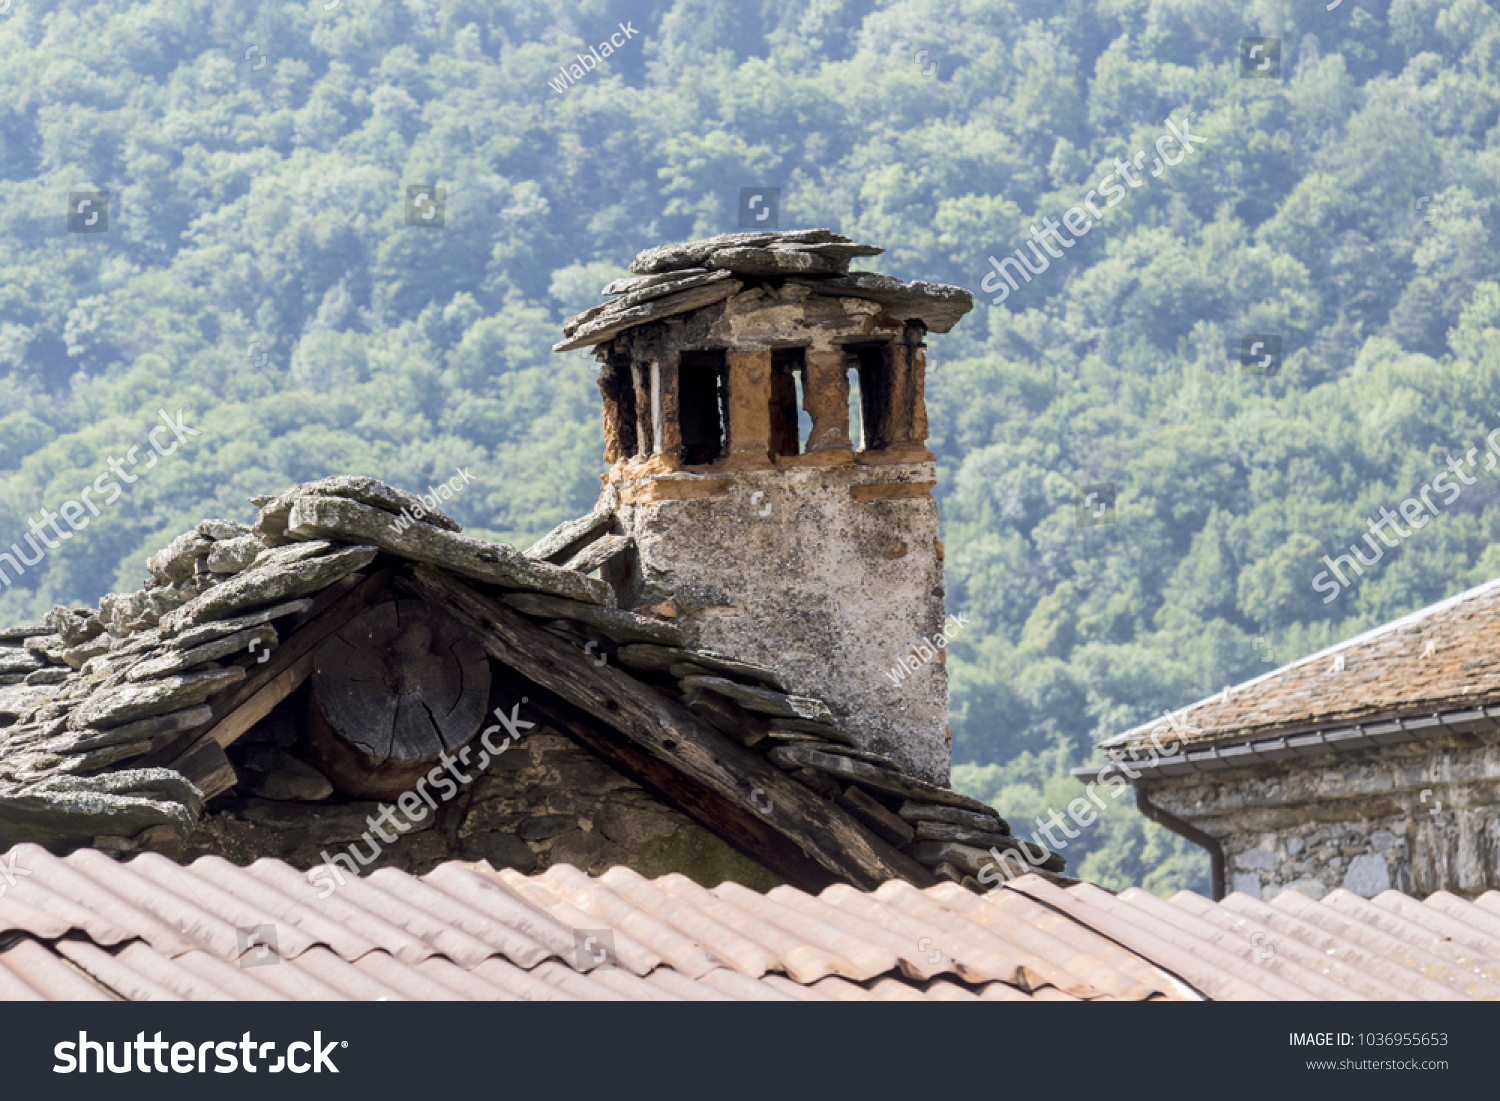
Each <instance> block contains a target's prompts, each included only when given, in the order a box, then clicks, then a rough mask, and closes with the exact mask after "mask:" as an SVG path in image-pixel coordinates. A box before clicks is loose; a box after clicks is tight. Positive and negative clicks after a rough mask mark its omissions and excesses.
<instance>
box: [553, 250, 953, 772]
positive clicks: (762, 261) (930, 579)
mask: <svg viewBox="0 0 1500 1101" xmlns="http://www.w3.org/2000/svg"><path fill="white" fill-rule="evenodd" d="M879 251H880V250H878V249H874V248H871V247H870V246H864V245H858V244H855V243H854V242H851V241H849V240H848V239H847V238H843V237H840V236H839V235H837V234H832V233H829V232H828V231H826V230H810V231H800V232H796V233H785V234H733V235H727V236H726V237H723V238H714V239H710V240H709V241H702V242H694V243H692V244H689V245H677V246H669V247H667V248H663V249H654V250H650V251H648V252H645V253H642V254H641V255H640V256H639V257H637V258H636V261H635V263H634V264H632V265H631V270H632V271H636V272H640V273H641V275H642V277H641V278H639V279H634V280H622V281H621V282H619V283H616V284H611V286H610V287H608V288H606V293H618V294H621V295H622V296H623V297H622V298H621V299H619V300H617V301H616V302H614V303H610V304H609V305H608V306H605V307H603V308H599V309H596V310H595V311H590V313H587V314H584V315H581V317H580V318H578V319H575V321H574V322H571V323H570V325H571V326H572V331H571V332H570V331H569V330H568V329H567V328H565V330H564V332H565V335H567V336H568V338H569V339H567V340H565V341H564V342H563V343H562V344H560V345H558V348H559V349H560V350H564V349H566V348H569V347H581V346H585V345H587V344H594V345H595V346H596V353H597V354H598V356H599V358H600V360H601V362H602V368H601V372H600V378H599V385H600V389H601V391H602V392H603V395H604V423H605V435H606V445H605V446H606V453H605V458H606V461H607V462H609V463H610V464H611V466H610V469H609V471H608V473H607V474H606V475H605V488H604V498H603V501H602V504H603V505H604V506H605V507H607V508H611V509H613V511H614V513H615V515H616V517H617V523H618V526H619V530H620V531H621V532H622V533H624V534H627V535H630V536H631V537H633V540H634V552H633V553H632V554H630V555H627V556H623V557H622V558H621V559H618V560H616V562H615V563H613V564H612V565H611V566H610V567H608V569H607V573H608V575H609V579H610V580H611V581H612V582H614V584H615V586H616V588H617V590H618V591H619V593H620V595H621V604H622V606H625V607H636V608H642V607H649V608H653V609H655V610H657V611H658V612H659V613H662V614H671V615H674V616H675V617H676V619H677V621H678V622H679V623H680V624H682V625H683V626H684V627H685V628H687V630H688V633H689V638H690V641H691V642H692V644H693V645H695V646H697V647H700V648H706V649H710V650H722V651H724V652H726V653H729V654H733V655H736V656H737V657H741V658H744V659H746V660H751V661H755V662H758V663H761V664H764V665H768V666H771V667H773V668H775V669H777V670H778V671H779V672H780V673H781V676H782V678H783V680H784V681H785V683H786V686H787V688H789V689H790V690H792V691H794V692H805V693H807V694H808V695H814V696H817V697H819V698H821V699H823V700H825V701H827V702H828V703H829V704H830V706H832V707H833V709H834V711H835V713H836V714H838V716H839V725H840V727H841V728H843V729H844V730H846V731H847V732H848V733H850V734H851V735H853V736H854V738H855V739H856V740H857V741H858V742H859V744H860V745H861V746H862V747H864V748H867V749H871V750H875V751H877V752H880V753H884V754H886V755H888V756H890V757H891V758H893V759H894V760H896V761H897V762H899V763H900V764H901V765H902V766H903V767H904V768H905V769H907V770H908V771H909V772H911V773H912V774H913V775H916V776H920V777H922V778H924V779H927V780H930V781H933V782H936V783H939V784H942V785H944V786H946V785H947V783H948V766H949V738H948V730H947V713H948V682H947V675H946V672H945V670H944V668H943V664H942V658H943V656H944V651H943V650H942V648H941V647H940V646H939V645H937V644H936V642H935V640H936V639H938V638H942V637H943V628H944V622H945V615H944V607H943V564H942V554H943V550H942V544H941V542H940V541H939V539H938V506H937V502H936V501H935V500H934V499H933V497H932V493H931V491H932V488H933V486H934V485H935V484H936V481H937V468H936V463H935V461H934V459H933V455H932V453H931V452H930V451H929V450H928V449H927V447H926V444H925V442H924V441H925V440H926V437H927V411H926V405H925V403H924V400H923V388H924V383H925V374H926V352H925V343H924V341H925V338H926V335H927V333H928V331H936V332H947V331H948V330H949V329H950V328H952V326H953V324H954V323H955V322H956V321H957V320H958V318H959V317H961V316H962V315H963V314H964V313H965V312H967V310H968V309H969V308H970V306H971V305H972V299H971V298H970V296H969V295H968V293H967V292H966V291H963V290H960V289H959V288H956V287H945V286H938V285H933V284H926V283H913V284H905V283H902V282H900V281H899V280H895V279H890V278H887V277H885V276H881V275H875V274H873V273H854V274H848V273H847V272H846V268H847V264H848V261H849V259H850V257H852V256H856V255H872V254H874V253H877V252H879ZM622 323H623V324H622ZM851 394H854V395H857V401H856V402H855V404H854V407H853V410H852V412H851ZM944 642H946V639H944ZM809 733H810V734H812V733H813V732H812V731H810V732H809Z"/></svg>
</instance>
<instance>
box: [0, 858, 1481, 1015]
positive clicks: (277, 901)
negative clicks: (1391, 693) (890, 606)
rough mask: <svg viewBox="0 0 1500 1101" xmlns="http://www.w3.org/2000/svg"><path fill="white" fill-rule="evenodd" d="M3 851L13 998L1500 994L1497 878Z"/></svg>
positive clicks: (3, 929)
mask: <svg viewBox="0 0 1500 1101" xmlns="http://www.w3.org/2000/svg"><path fill="white" fill-rule="evenodd" d="M0 859H3V861H4V866H5V867H7V868H10V869H12V874H11V882H10V883H9V884H8V889H7V890H6V891H5V892H4V894H3V896H0V998H3V999H7V1000H19V999H25V1000H36V999H42V1000H81V999H95V1000H107V999H124V1000H146V999H151V1000H177V999H184V1000H190V1001H199V1000H266V999H290V1000H298V1001H319V1000H338V999H353V1000H380V999H386V1000H392V1001H394V1000H408V999H411V1000H519V999H529V1000H535V1001H543V1000H548V1001H555V1000H564V1001H566V1000H574V999H578V1000H652V1001H657V1000H674V999H687V1000H773V1001H780V1000H821V999H834V1000H838V1001H869V1000H874V1001H912V1000H917V1001H921V1000H932V1001H968V1000H974V999H981V1000H989V1001H1015V1000H1041V1001H1071V1000H1089V1001H1094V1000H1099V1001H1110V1000H1199V999H1212V1000H1308V999H1313V1000H1322V999H1332V1000H1338V999H1356V1000H1358V999H1376V1000H1403V999H1416V1000H1424V999H1457V1000H1463V999H1468V998H1480V999H1495V998H1500V894H1497V893H1495V892H1491V893H1490V894H1487V895H1485V896H1483V897H1481V898H1479V899H1478V900H1476V901H1474V902H1469V901H1465V900H1463V899H1459V898H1457V897H1455V896H1453V895H1450V894H1447V893H1443V892H1439V893H1438V894H1435V895H1433V896H1432V897H1431V898H1429V899H1428V900H1427V901H1426V902H1425V903H1421V902H1417V901H1416V900H1414V899H1411V898H1408V897H1406V896H1404V895H1401V894H1399V893H1397V892H1395V891H1387V892H1385V893H1383V894H1381V895H1378V896H1376V897H1375V898H1373V899H1369V900H1366V899H1363V898H1360V897H1358V896H1357V895H1354V894H1351V893H1350V892H1348V891H1335V892H1333V893H1332V894H1330V895H1328V896H1327V897H1326V898H1324V899H1323V900H1322V901H1321V902H1314V901H1312V900H1310V899H1308V898H1306V897H1304V896H1302V895H1300V894H1297V893H1296V892H1294V891H1287V892H1283V893H1282V894H1280V895H1279V896H1277V897H1276V898H1275V900H1273V901H1272V902H1270V903H1264V902H1261V901H1259V900H1256V899H1252V898H1250V897H1248V896H1246V895H1243V894H1233V895H1230V896H1229V897H1228V898H1226V899H1225V900H1224V901H1223V902H1222V903H1218V904H1215V903H1213V902H1210V901H1208V900H1207V899H1204V898H1202V897H1201V896H1199V895H1195V894H1192V893H1191V892H1180V893H1179V894H1177V895H1176V896H1174V897H1173V898H1172V899H1171V900H1164V899H1161V898H1157V897H1156V896H1154V895H1151V894H1149V893H1147V892H1145V891H1142V890H1140V889H1138V888H1131V889H1130V890H1127V891H1125V892H1123V893H1122V894H1119V895H1112V894H1110V893H1109V892H1107V891H1104V890H1102V889H1100V888H1098V887H1094V886H1091V885H1088V884H1079V885H1077V886H1074V887H1070V888H1066V889H1064V888H1061V887H1058V886H1056V885H1055V884H1053V883H1051V882H1048V881H1047V880H1044V879H1041V878H1039V877H1037V876H1034V875H1027V876H1022V877H1019V878H1017V879H1015V880H1012V881H1011V882H1009V883H1008V884H1006V885H1004V886H1003V887H1000V888H997V889H996V890H993V891H991V892H989V893H988V894H985V895H975V894H973V893H972V892H970V891H968V890H965V889H964V888H962V887H959V886H958V885H956V884H951V883H945V884H939V885H938V886H935V887H929V888H927V889H925V890H919V889H917V888H916V887H913V886H912V885H911V884H908V883H905V882H901V881H892V882H889V883H886V884H884V885H882V886H881V887H879V888H877V889H876V890H874V891H869V892H865V891H859V890H856V889H855V888H852V887H849V886H845V885H836V886H832V887H828V888H826V889H825V890H823V891H822V892H820V893H819V894H817V895H816V896H814V895H811V894H807V893H805V892H802V891H799V890H797V889H795V888H793V887H779V888H777V889H775V890H773V891H771V892H770V893H769V894H766V895H760V894H756V893H755V892H753V891H749V890H747V889H746V888H743V887H739V886H736V885H734V884H728V883H726V884H723V885H721V886H719V887H716V888H714V889H713V890H708V889H706V888H704V887H701V886H699V885H698V884H696V883H694V882H692V881H691V880H689V879H687V878H685V877H683V876H680V875H669V876H663V877H661V878H659V879H655V880H647V879H644V878H642V877H641V876H639V875H637V874H635V873H634V872H632V871H630V870H629V869H626V868H615V869H612V870H611V871H609V872H608V873H606V874H605V875H603V876H601V877H599V878H597V879H591V878H589V877H588V876H586V875H584V874H583V873H581V872H579V871H577V870H576V869H574V868H571V867H567V866H556V867H553V868H551V869H550V870H549V871H547V872H546V873H545V874H543V875H539V876H534V877H527V876H523V875H520V874H518V873H515V872H510V871H499V872H497V871H495V870H494V869H492V868H490V867H489V866H488V865H486V864H466V863H460V862H452V863H449V864H444V865H442V866H441V867H439V868H437V869H436V870H434V871H433V872H431V873H429V874H427V875H425V876H422V877H421V878H415V877H412V876H410V875H407V874H405V873H403V872H400V871H397V870H395V869H383V870H381V871H377V872H375V873H374V874H372V875H370V876H368V877H366V878H360V879H353V878H351V879H349V880H348V881H347V882H346V883H345V884H344V885H342V886H341V887H339V888H338V889H336V890H333V891H331V893H330V892H329V891H328V890H327V885H326V884H325V885H323V887H314V886H313V885H312V884H311V883H310V882H309V880H308V877H307V876H306V875H305V874H304V873H302V872H299V871H297V870H296V869H294V868H292V867H290V866H288V865H286V864H284V863H282V862H280V861H276V860H270V859H264V860H260V861H257V862H256V863H254V864H252V865H251V866H250V867H248V868H240V867H236V866H235V865H233V864H230V863H229V862H227V861H225V860H222V859H220V858H217V857H203V858H200V859H199V860H197V861H196V862H194V863H193V864H191V865H189V866H187V867H183V866H180V865H177V864H175V863H173V862H171V861H170V860H167V859H166V858H164V857H162V856H159V855H156V854H145V855H142V856H138V857H136V858H134V859H133V860H131V861H129V862H128V863H119V862H117V861H115V860H113V859H111V858H110V857H108V856H105V855H104V854H102V853H99V852H97V851H94V850H80V851H77V852H74V853H73V854H71V855H70V856H68V857H66V858H61V859H60V858H58V857H55V856H52V855H50V854H48V853H47V852H46V851H45V850H43V849H41V848H39V847H37V846H33V845H22V846H18V847H16V848H15V849H13V850H12V851H11V852H10V853H9V854H7V855H6V856H5V857H3V858H0ZM320 893H322V894H325V895H326V897H325V898H322V899H320V898H318V895H319V894H320ZM268 927H269V928H268ZM272 944H274V950H272V949H271V948H268V947H267V945H272Z"/></svg>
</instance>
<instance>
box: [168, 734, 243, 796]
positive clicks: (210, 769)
mask: <svg viewBox="0 0 1500 1101" xmlns="http://www.w3.org/2000/svg"><path fill="white" fill-rule="evenodd" d="M172 767H173V768H175V769H176V770H177V771H178V772H180V773H182V774H183V775H184V776H185V777H187V778H188V780H190V781H191V782H192V784H193V786H194V787H195V788H197V789H198V790H199V791H201V792H202V793H203V801H204V802H207V801H208V800H210V799H212V798H213V797H214V796H215V795H222V794H223V793H224V792H226V791H228V790H229V789H230V788H232V787H234V785H235V784H237V783H238V782H239V777H238V776H236V775H235V772H234V766H233V765H232V764H230V763H229V757H228V755H227V754H225V752H224V748H223V747H222V746H221V745H219V743H218V742H215V741H204V742H199V743H198V744H197V745H195V746H194V747H193V748H192V749H190V750H188V752H187V753H185V754H183V755H182V757H181V758H179V759H178V761H177V762H176V763H175V764H174V765H173V766H172Z"/></svg>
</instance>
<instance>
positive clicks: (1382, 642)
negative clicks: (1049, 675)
mask: <svg viewBox="0 0 1500 1101" xmlns="http://www.w3.org/2000/svg"><path fill="white" fill-rule="evenodd" d="M1496 643H1500V579H1497V580H1494V581H1489V582H1486V583H1485V584H1483V585H1480V586H1478V587H1476V588H1473V589H1470V590H1469V591H1467V592H1464V593H1460V594H1459V595H1457V596H1454V597H1450V598H1449V599H1447V600H1443V601H1440V602H1439V603H1437V604H1433V605H1431V606H1429V607H1427V608H1423V609H1422V610H1421V611H1418V612H1414V613H1412V614H1411V615H1408V616H1404V617H1403V618H1401V619H1397V620H1393V621H1392V622H1390V623H1387V624H1384V625H1383V626H1380V627H1377V628H1375V629H1374V630H1371V631H1366V632H1365V633H1363V634H1361V635H1356V636H1355V637H1354V638H1351V639H1349V640H1348V641H1347V642H1341V643H1339V644H1337V645H1335V646H1330V647H1328V648H1327V649H1326V650H1320V651H1319V652H1317V653H1316V654H1313V655H1311V656H1309V657H1305V658H1302V659H1301V660H1300V661H1294V662H1292V663H1291V664H1289V665H1283V666H1281V667H1280V668H1278V669H1276V670H1274V671H1272V672H1269V673H1267V674H1265V675H1264V676H1261V677H1256V678H1255V679H1254V680H1250V681H1246V682H1245V683H1243V684H1240V685H1236V686H1234V687H1231V688H1227V689H1226V690H1225V691H1223V692H1219V693H1217V694H1215V695H1213V696H1210V697H1208V698H1207V699H1204V700H1200V701H1198V702H1197V703H1195V704H1192V705H1191V706H1189V707H1186V708H1184V709H1182V710H1181V711H1180V712H1174V713H1173V716H1174V722H1173V723H1172V724H1169V722H1168V720H1167V719H1166V718H1165V717H1163V718H1159V719H1155V720H1153V721H1151V722H1149V723H1144V724H1142V725H1140V726H1137V727H1134V728H1133V729H1131V730H1127V731H1125V732H1124V733H1123V734H1120V735H1117V736H1116V737H1113V738H1111V739H1109V740H1108V741H1106V742H1103V743H1102V746H1105V747H1114V746H1134V745H1140V744H1141V743H1143V742H1145V741H1146V740H1147V739H1148V738H1149V736H1150V734H1151V733H1152V731H1158V732H1159V737H1160V739H1161V741H1162V742H1163V744H1164V745H1165V744H1167V743H1166V733H1167V731H1168V730H1169V729H1170V728H1171V726H1172V725H1176V726H1177V728H1178V729H1179V731H1180V732H1181V735H1182V739H1183V741H1184V742H1185V743H1186V744H1187V745H1189V746H1207V745H1210V744H1214V745H1222V744H1225V743H1231V742H1244V741H1250V740H1252V739H1266V738H1272V737H1275V738H1285V737H1290V736H1295V735H1298V734H1301V733H1304V732H1311V731H1316V730H1319V729H1324V728H1330V727H1352V726H1363V725H1368V724H1374V723H1380V722H1383V721H1386V720H1391V721H1395V720H1399V719H1401V718H1403V717H1413V716H1418V717H1427V716H1433V715H1437V714H1444V713H1457V716H1458V717H1462V716H1464V715H1466V714H1468V713H1472V712H1479V713H1480V714H1481V715H1482V714H1483V709H1484V708H1488V707H1493V706H1496V705H1500V649H1497V646H1496V645H1495V644H1496ZM1348 744H1350V745H1351V746H1352V745H1356V744H1365V743H1362V742H1361V740H1360V739H1358V738H1354V739H1350V740H1349V742H1348ZM1168 748H1170V746H1168Z"/></svg>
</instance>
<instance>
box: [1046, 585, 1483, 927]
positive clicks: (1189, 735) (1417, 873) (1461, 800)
mask: <svg viewBox="0 0 1500 1101" xmlns="http://www.w3.org/2000/svg"><path fill="white" fill-rule="evenodd" d="M1496 623H1500V581H1492V582H1489V583H1488V584H1485V585H1481V586H1479V587H1478V588H1475V589H1471V590H1470V591H1468V592H1466V593H1462V594H1460V595H1459V596H1456V597H1453V598H1451V599H1449V600H1445V601H1442V602H1441V603H1438V604H1434V605H1432V606H1431V607H1429V608H1425V609H1423V610H1422V611H1419V612H1416V613H1415V614H1413V615H1409V616H1406V617H1405V618H1403V619H1399V620H1396V621H1394V622H1392V623H1388V624H1386V625H1385V626H1383V627H1379V628H1377V629H1375V630H1373V631H1369V632H1366V633H1365V634H1362V635H1359V636H1357V637H1356V638H1352V639H1350V640H1349V641H1347V642H1344V643H1340V644H1339V645H1337V646H1334V647H1331V648H1329V649H1327V650H1324V651H1322V652H1320V653H1316V654H1313V655H1312V656H1311V657H1307V658H1303V659H1302V660H1301V661H1297V662H1293V663H1292V664H1290V665H1286V666H1283V667H1281V668H1279V669H1276V670H1275V671H1274V672H1271V673H1268V674H1266V675H1265V676H1262V677H1258V678H1256V679H1255V680H1252V681H1249V682H1247V683H1245V684H1241V685H1238V686H1236V687H1233V688H1226V689H1225V690H1224V691H1223V692H1221V693H1220V694H1218V695H1216V696H1213V697H1211V698H1209V699H1206V700H1202V701H1200V702H1198V703H1196V704H1193V705H1192V706H1191V707H1188V708H1185V709H1184V710H1183V711H1181V712H1178V713H1174V714H1173V715H1171V716H1170V717H1168V718H1164V719H1162V720H1159V721H1157V722H1155V723H1151V724H1147V725H1145V726H1141V727H1137V728H1135V729H1134V730H1130V731H1127V732H1126V733H1124V734H1121V735H1120V736H1119V737H1117V738H1113V739H1111V740H1109V741H1107V742H1105V743H1103V745H1102V746H1101V747H1100V748H1102V749H1104V750H1105V751H1106V753H1107V754H1108V755H1109V756H1110V757H1112V758H1114V759H1115V760H1116V761H1117V762H1118V763H1117V764H1112V765H1104V766H1090V767H1089V768H1086V769H1079V770H1076V772H1075V774H1076V775H1078V776H1079V778H1080V779H1082V780H1084V781H1085V782H1093V781H1097V780H1099V779H1100V778H1101V776H1102V775H1103V774H1104V773H1106V772H1108V773H1111V775H1110V777H1109V778H1108V779H1106V780H1105V784H1106V785H1108V784H1109V783H1112V782H1116V781H1115V777H1120V778H1123V779H1125V780H1126V781H1127V782H1129V783H1132V784H1133V785H1134V786H1135V789H1136V798H1137V805H1138V806H1139V807H1140V808H1141V809H1142V811H1143V812H1144V813H1146V814H1147V815H1148V816H1149V817H1151V818H1153V819H1154V820H1156V821H1157V822H1159V823H1160V824H1162V825H1164V826H1166V827H1167V828H1168V829H1171V830H1174V831H1176V832H1178V833H1180V834H1183V835H1184V836H1187V837H1189V838H1190V839H1191V840H1193V841H1194V842H1195V843H1197V844H1199V845H1202V846H1203V847H1204V848H1206V849H1207V850H1208V852H1209V855H1210V858H1211V861H1212V864H1213V869H1214V893H1215V896H1216V897H1221V896H1222V895H1223V894H1224V893H1225V892H1226V891H1240V892H1244V893H1246V894H1249V895H1252V896H1254V897H1256V898H1265V899H1270V898H1273V897H1274V896H1276V895H1277V894H1279V893H1281V892H1283V891H1299V892H1302V893H1303V894H1306V895H1309V896H1310V897H1312V898H1322V897H1323V896H1324V895H1325V894H1328V893H1329V892H1331V891H1333V890H1335V889H1337V888H1341V887H1342V888H1345V889H1347V890H1349V891H1351V892H1354V893H1355V894H1358V895H1362V896H1364V897H1366V898H1369V897H1372V896H1374V895H1377V894H1379V893H1381V892H1382V891H1385V890H1387V889H1388V888H1394V889H1395V890H1397V891H1401V892H1403V893H1406V894H1411V895H1416V896H1419V897H1420V896H1423V895H1426V894H1429V893H1431V892H1435V891H1448V892H1451V893H1452V894H1454V895H1458V896H1461V897H1464V898H1475V897H1477V896H1479V895H1480V894H1482V893H1483V892H1485V891H1490V890H1494V889H1495V888H1497V887H1500V729H1497V727H1496V719H1497V718H1500V665H1497V663H1496V662H1495V660H1494V657H1493V651H1491V649H1490V645H1489V640H1490V638H1491V634H1492V633H1493V632H1494V631H1495V625H1496ZM1153 736H1154V738H1155V745H1153V744H1152V738H1153ZM1130 773H1136V774H1138V775H1136V776H1134V777H1132V776H1130V775H1129V774H1130Z"/></svg>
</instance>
